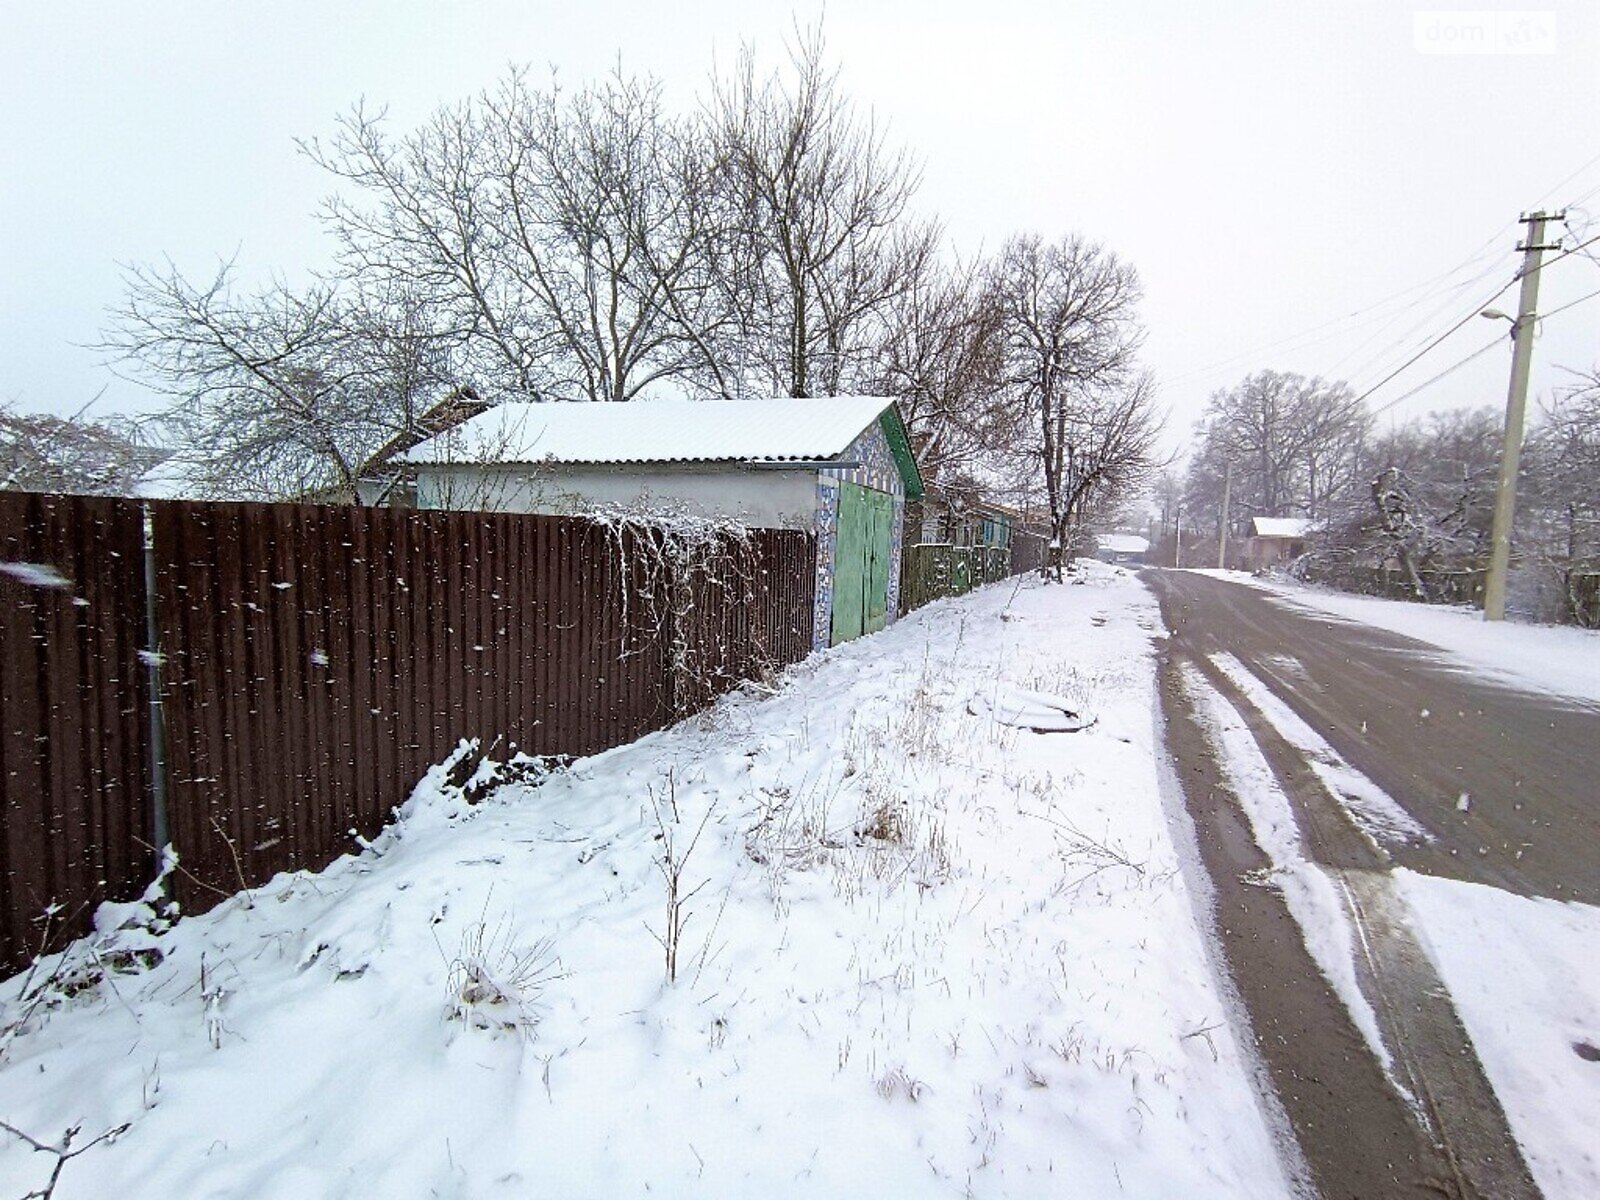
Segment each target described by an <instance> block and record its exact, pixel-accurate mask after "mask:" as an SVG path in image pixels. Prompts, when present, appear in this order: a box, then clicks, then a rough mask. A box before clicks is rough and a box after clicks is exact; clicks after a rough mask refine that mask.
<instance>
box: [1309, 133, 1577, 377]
mask: <svg viewBox="0 0 1600 1200" xmlns="http://www.w3.org/2000/svg"><path fill="white" fill-rule="evenodd" d="M1597 161H1600V160H1597ZM1587 166H1588V164H1585V167H1584V168H1579V169H1580V170H1583V169H1585V168H1586V167H1587ZM1596 242H1600V234H1597V235H1596V236H1594V237H1591V238H1588V239H1587V240H1585V241H1583V242H1580V243H1578V244H1577V245H1576V246H1573V247H1571V248H1570V249H1567V250H1563V251H1561V252H1560V253H1559V254H1557V255H1555V256H1554V257H1552V258H1549V259H1547V260H1544V261H1542V262H1541V263H1540V264H1539V265H1538V266H1537V267H1535V268H1534V270H1535V271H1543V270H1544V269H1545V268H1546V267H1549V266H1550V265H1551V264H1552V263H1557V262H1560V261H1561V260H1562V259H1563V258H1570V257H1571V256H1572V255H1574V254H1577V253H1578V252H1580V251H1584V252H1587V247H1589V246H1592V245H1593V244H1594V243H1596ZM1525 271H1526V268H1523V269H1521V270H1518V272H1517V273H1516V275H1515V276H1513V277H1512V279H1511V280H1510V281H1508V282H1507V283H1506V284H1505V286H1504V287H1502V288H1501V289H1500V290H1499V291H1498V292H1496V293H1495V294H1494V295H1493V296H1491V297H1490V298H1489V299H1488V300H1486V301H1484V302H1483V303H1482V304H1479V305H1476V306H1475V307H1474V308H1473V309H1472V311H1471V312H1468V313H1467V314H1466V315H1465V316H1463V317H1462V318H1461V319H1460V320H1459V321H1457V322H1456V323H1455V324H1454V325H1452V326H1451V327H1450V328H1449V329H1447V330H1445V331H1444V332H1443V333H1441V334H1439V335H1438V336H1437V337H1435V338H1433V339H1432V340H1431V341H1429V342H1428V343H1427V344H1426V345H1424V346H1423V347H1422V348H1421V349H1419V350H1418V351H1416V352H1415V353H1414V354H1412V355H1411V356H1410V357H1409V358H1407V359H1406V360H1405V361H1404V362H1403V363H1401V364H1400V365H1399V366H1398V367H1396V368H1394V370H1392V371H1390V372H1389V373H1388V374H1386V375H1385V376H1384V377H1383V378H1382V379H1380V380H1378V382H1377V383H1375V384H1373V385H1372V386H1371V387H1369V388H1367V389H1366V391H1364V392H1362V393H1361V395H1360V397H1359V399H1361V400H1365V399H1366V398H1367V397H1368V396H1370V395H1372V393H1373V392H1375V391H1377V390H1378V389H1379V388H1381V387H1383V385H1384V384H1386V383H1388V382H1389V381H1390V380H1391V379H1393V378H1394V377H1395V376H1397V375H1399V374H1400V373H1401V372H1403V371H1405V370H1406V368H1408V367H1410V366H1411V365H1412V364H1413V363H1415V362H1416V361H1417V360H1418V359H1420V358H1421V357H1422V356H1423V355H1425V354H1427V353H1428V352H1429V351H1430V350H1432V349H1433V348H1434V347H1435V346H1437V345H1438V344H1439V343H1440V342H1442V341H1444V340H1445V339H1446V338H1448V337H1449V336H1450V335H1451V334H1453V333H1455V332H1456V330H1458V329H1460V328H1461V327H1462V326H1463V325H1465V324H1467V322H1468V321H1470V320H1471V319H1472V318H1473V317H1474V316H1476V315H1477V314H1478V313H1479V312H1481V311H1482V310H1483V308H1484V307H1485V305H1488V304H1491V303H1493V302H1494V301H1495V300H1498V299H1499V298H1500V296H1501V295H1503V294H1504V293H1505V291H1506V290H1507V289H1508V288H1510V287H1511V286H1512V284H1515V283H1518V282H1520V281H1521V279H1522V276H1523V274H1524V273H1525ZM1457 290H1459V289H1457ZM1573 303H1574V304H1577V303H1580V301H1576V300H1575V301H1573ZM1563 307H1570V305H1567V306H1563ZM1555 311H1556V312H1560V311H1562V310H1561V309H1556V310H1555ZM1545 315H1547V316H1548V315H1552V314H1548V313H1547V314H1545ZM1415 328H1417V327H1416V326H1413V329H1415ZM1411 332H1412V331H1411V330H1408V331H1407V332H1406V333H1405V334H1404V335H1402V338H1401V340H1402V341H1403V340H1404V339H1405V338H1406V337H1409V336H1410V334H1411ZM1368 340H1370V339H1368ZM1382 357H1383V355H1381V354H1380V355H1379V356H1378V358H1376V359H1373V360H1371V362H1373V363H1376V362H1377V361H1379V359H1381V358H1382ZM1348 358H1349V355H1346V356H1345V359H1341V360H1340V363H1342V362H1344V361H1345V360H1346V359H1348ZM1338 365H1339V364H1337V363H1336V364H1335V369H1337V367H1338ZM1365 369H1366V368H1365V367H1363V368H1361V369H1360V370H1358V371H1357V372H1354V373H1355V374H1360V373H1361V370H1365Z"/></svg>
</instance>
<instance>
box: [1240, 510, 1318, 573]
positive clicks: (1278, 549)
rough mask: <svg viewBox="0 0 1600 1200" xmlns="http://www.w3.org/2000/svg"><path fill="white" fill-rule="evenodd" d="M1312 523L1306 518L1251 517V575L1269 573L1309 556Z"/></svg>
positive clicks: (1249, 551)
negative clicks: (1306, 553) (1293, 560)
mask: <svg viewBox="0 0 1600 1200" xmlns="http://www.w3.org/2000/svg"><path fill="white" fill-rule="evenodd" d="M1312 528H1313V523H1312V522H1311V521H1309V520H1307V519H1306V518H1304V517H1251V518H1250V545H1249V550H1248V553H1249V559H1250V569H1251V570H1252V571H1270V570H1271V569H1272V568H1273V567H1276V566H1280V565H1282V564H1283V563H1286V562H1288V561H1289V560H1290V559H1294V558H1299V557H1300V556H1301V555H1302V554H1304V553H1305V552H1306V542H1307V540H1308V539H1309V538H1310V536H1311V532H1312Z"/></svg>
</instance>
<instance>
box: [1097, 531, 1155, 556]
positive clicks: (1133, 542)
mask: <svg viewBox="0 0 1600 1200" xmlns="http://www.w3.org/2000/svg"><path fill="white" fill-rule="evenodd" d="M1095 540H1096V541H1097V542H1099V543H1100V549H1102V550H1109V551H1111V552H1112V553H1113V554H1144V553H1145V552H1147V551H1148V550H1149V549H1150V539H1149V538H1145V537H1140V536H1139V535H1138V534H1136V533H1101V534H1097V535H1096V536H1095Z"/></svg>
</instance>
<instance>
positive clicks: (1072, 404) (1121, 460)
mask: <svg viewBox="0 0 1600 1200" xmlns="http://www.w3.org/2000/svg"><path fill="white" fill-rule="evenodd" d="M989 276H990V285H991V288H992V294H993V297H994V303H995V304H996V305H997V307H998V312H999V320H1000V328H1001V331H1002V338H1003V346H1004V355H1005V376H1004V378H1005V382H1006V385H1007V388H1008V391H1009V393H1010V395H1011V397H1012V402H1013V405H1014V410H1015V412H1016V413H1017V414H1018V415H1019V418H1020V429H1021V430H1023V431H1024V436H1023V439H1022V441H1021V443H1020V448H1021V450H1022V451H1023V454H1024V456H1025V460H1026V461H1027V462H1028V463H1029V464H1030V465H1031V466H1032V468H1033V469H1034V470H1037V471H1038V472H1039V476H1040V478H1041V480H1042V483H1043V489H1044V493H1045V500H1046V503H1047V505H1048V509H1049V519H1050V533H1051V539H1050V553H1049V555H1048V556H1047V558H1046V562H1045V564H1044V570H1045V573H1046V574H1047V575H1050V576H1052V577H1054V578H1057V579H1059V578H1060V575H1061V569H1062V566H1063V564H1064V563H1065V562H1066V561H1068V560H1070V558H1071V557H1072V554H1073V552H1074V549H1075V544H1076V539H1077V537H1078V535H1079V534H1080V532H1081V530H1082V525H1083V522H1084V520H1085V519H1086V518H1087V517H1088V516H1089V515H1090V512H1091V510H1092V506H1093V504H1094V503H1096V502H1097V501H1100V500H1102V499H1106V498H1109V496H1110V495H1111V494H1112V493H1114V492H1115V491H1116V490H1117V489H1119V488H1121V487H1124V486H1128V485H1131V484H1133V483H1136V482H1137V481H1138V479H1139V478H1140V477H1141V476H1142V474H1143V472H1144V470H1145V469H1146V468H1148V466H1149V465H1150V455H1151V453H1152V451H1153V447H1154V437H1155V430H1156V427H1157V424H1158V422H1157V420H1156V418H1155V416H1154V414H1153V409H1152V405H1151V389H1150V385H1149V382H1148V380H1146V379H1143V378H1141V377H1138V376H1137V375H1136V374H1135V370H1134V359H1135V355H1136V353H1137V350H1138V347H1139V344H1140V341H1141V339H1142V333H1141V330H1140V327H1139V324H1138V319H1137V313H1136V306H1137V304H1138V301H1139V298H1140V289H1139V280H1138V276H1137V275H1136V274H1135V273H1134V271H1133V268H1132V267H1130V266H1128V265H1127V264H1126V263H1123V262H1122V261H1121V260H1119V259H1118V258H1117V257H1116V255H1115V254H1113V253H1112V252H1110V251H1109V250H1107V249H1105V248H1104V247H1102V246H1100V245H1098V244H1096V243H1093V242H1089V241H1087V240H1085V239H1083V238H1081V237H1076V236H1073V237H1068V238H1065V239H1063V240H1062V241H1060V242H1056V243H1053V244H1046V243H1044V242H1042V241H1041V240H1040V239H1039V238H1037V237H1033V236H1023V237H1015V238H1013V239H1011V241H1009V242H1007V243H1006V245H1005V247H1004V249H1003V250H1002V251H1001V253H1000V255H999V257H998V258H997V259H996V261H995V262H994V264H993V265H992V267H991V269H990V273H989Z"/></svg>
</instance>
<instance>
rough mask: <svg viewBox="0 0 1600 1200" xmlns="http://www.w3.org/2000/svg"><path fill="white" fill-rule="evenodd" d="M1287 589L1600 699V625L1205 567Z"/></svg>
mask: <svg viewBox="0 0 1600 1200" xmlns="http://www.w3.org/2000/svg"><path fill="white" fill-rule="evenodd" d="M1200 573H1201V574H1205V575H1214V576H1216V577H1217V578H1219V579H1229V580H1232V581H1234V582H1237V583H1244V584H1249V585H1251V586H1253V587H1258V588H1261V589H1263V590H1265V591H1269V592H1272V593H1274V594H1275V595H1278V596H1281V597H1282V598H1283V599H1284V601H1285V602H1286V603H1291V604H1296V605H1299V606H1300V607H1302V608H1309V609H1314V610H1316V611H1318V612H1323V613H1327V614H1329V615H1331V616H1335V617H1340V618H1343V619H1344V620H1347V621H1355V622H1358V623H1360V624H1363V625H1375V626H1377V627H1378V628H1380V629H1387V630H1389V631H1391V632H1393V633H1399V634H1403V635H1404V636H1406V637H1410V638H1415V639H1416V640H1417V641H1419V642H1427V643H1428V644H1429V645H1432V646H1438V647H1439V648H1440V649H1442V650H1447V651H1449V652H1450V653H1451V654H1452V655H1454V656H1456V657H1457V658H1458V659H1460V660H1461V661H1462V662H1463V663H1465V664H1467V665H1468V666H1470V667H1473V668H1475V669H1476V670H1478V671H1479V672H1481V673H1486V674H1488V675H1489V676H1491V677H1495V678H1498V679H1500V680H1501V681H1503V682H1507V683H1510V684H1512V685H1514V686H1517V687H1522V688H1527V687H1533V688H1536V689H1537V690H1539V691H1541V692H1549V693H1551V694H1553V695H1558V696H1572V697H1576V698H1578V699H1582V700H1591V701H1600V631H1597V630H1593V629H1575V628H1572V627H1570V626H1564V625H1524V624H1521V623H1520V622H1516V621H1499V622H1492V623H1491V622H1486V621H1485V620H1484V619H1483V614H1482V613H1481V612H1479V611H1478V610H1476V609H1473V608H1467V607H1462V606H1456V605H1443V604H1415V603H1411V602H1408V601H1405V600H1385V599H1381V598H1379V597H1376V596H1356V595H1352V594H1350V593H1349V592H1336V591H1332V590H1330V589H1327V588H1318V587H1307V586H1305V585H1302V584H1297V583H1293V582H1291V581H1287V580H1284V579H1282V578H1280V577H1273V578H1271V579H1263V578H1260V577H1257V576H1254V575H1250V574H1247V573H1246V572H1244V571H1203V572H1200Z"/></svg>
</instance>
